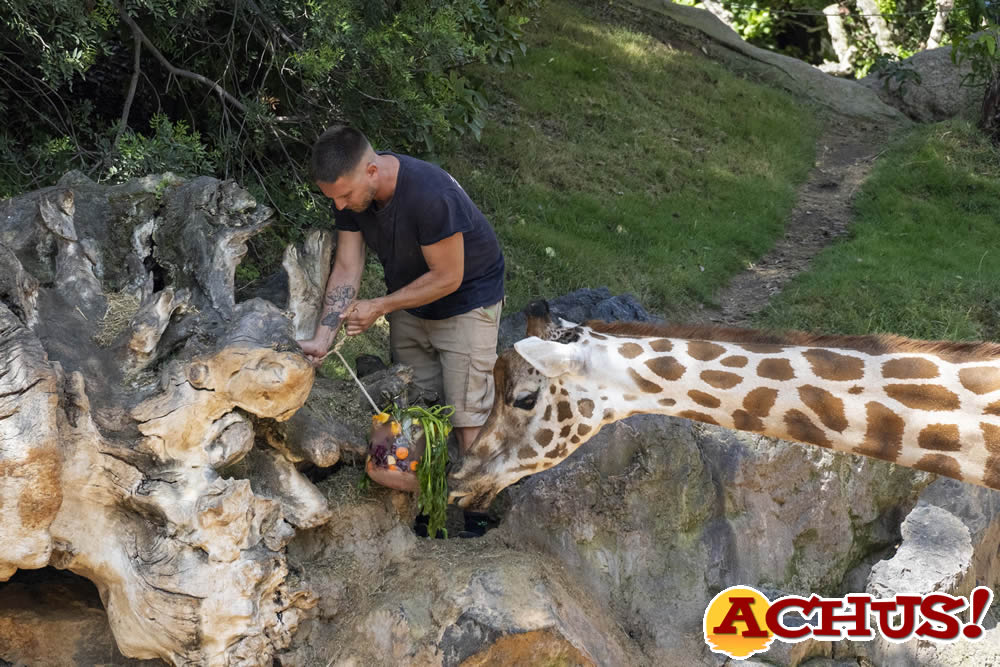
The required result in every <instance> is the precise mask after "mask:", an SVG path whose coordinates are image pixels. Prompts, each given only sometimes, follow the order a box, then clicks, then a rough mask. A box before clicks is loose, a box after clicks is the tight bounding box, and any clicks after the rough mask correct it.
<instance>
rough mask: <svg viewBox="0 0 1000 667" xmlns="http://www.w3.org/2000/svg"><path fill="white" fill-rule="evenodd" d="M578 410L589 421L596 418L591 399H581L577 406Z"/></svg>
mask: <svg viewBox="0 0 1000 667" xmlns="http://www.w3.org/2000/svg"><path fill="white" fill-rule="evenodd" d="M576 409H577V410H579V411H580V414H581V415H583V416H584V417H586V418H587V419H590V418H591V417H593V416H594V402H593V401H592V400H590V399H589V398H583V399H580V400H579V401H578V402H577V404H576Z"/></svg>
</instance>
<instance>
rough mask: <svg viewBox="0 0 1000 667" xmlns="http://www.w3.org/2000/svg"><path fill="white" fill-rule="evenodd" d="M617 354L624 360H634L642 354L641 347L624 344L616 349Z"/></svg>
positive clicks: (633, 344)
mask: <svg viewBox="0 0 1000 667" xmlns="http://www.w3.org/2000/svg"><path fill="white" fill-rule="evenodd" d="M618 354H620V355H622V356H623V357H625V358H626V359H635V358H636V357H638V356H639V355H640V354H642V346H641V345H636V344H635V343H625V344H624V345H622V346H621V347H619V348H618Z"/></svg>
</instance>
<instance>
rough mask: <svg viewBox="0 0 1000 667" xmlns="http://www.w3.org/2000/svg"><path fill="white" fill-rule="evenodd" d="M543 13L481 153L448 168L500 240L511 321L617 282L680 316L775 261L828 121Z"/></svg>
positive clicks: (641, 41) (566, 11)
mask: <svg viewBox="0 0 1000 667" xmlns="http://www.w3.org/2000/svg"><path fill="white" fill-rule="evenodd" d="M586 11H587V10H585V9H581V8H579V7H577V6H574V5H571V4H568V3H566V2H559V1H553V2H548V3H546V6H545V8H544V9H543V13H542V16H541V17H540V19H539V21H538V23H537V24H535V25H532V26H530V27H529V38H528V42H529V44H528V54H527V56H526V57H524V58H522V59H520V60H518V61H517V62H516V63H515V65H514V66H513V67H512V68H511V69H510V70H509V71H507V72H506V73H503V74H501V75H499V76H497V77H496V78H495V79H492V80H491V81H489V82H488V86H489V89H490V90H491V91H492V92H491V101H492V102H493V104H494V111H493V113H492V117H491V122H490V124H489V125H488V127H487V129H486V130H485V131H484V132H483V136H482V140H481V142H480V143H478V144H476V143H473V142H472V141H471V140H470V141H467V142H465V143H464V144H463V145H462V146H461V147H460V148H459V149H457V150H455V151H454V152H453V153H451V154H450V155H447V156H445V158H444V159H443V160H442V163H443V165H444V166H445V168H447V169H449V171H451V172H452V174H454V175H455V177H456V178H458V179H459V181H461V182H462V184H463V186H464V187H465V188H466V190H467V191H468V192H469V194H470V195H471V196H472V198H473V200H474V201H476V203H477V204H478V205H479V206H480V207H481V208H482V209H483V210H484V212H485V213H486V214H487V217H489V218H490V220H491V222H492V223H493V225H494V227H495V228H496V230H497V233H498V236H499V237H500V240H501V243H502V245H503V248H504V252H505V254H506V258H507V264H508V282H507V292H508V312H511V311H513V310H515V309H519V308H521V307H523V306H524V305H525V304H526V303H527V302H528V301H530V300H531V299H534V298H538V297H553V296H557V295H559V294H563V293H565V292H568V291H571V290H574V289H577V288H580V287H598V286H603V285H606V286H608V287H610V289H611V290H612V292H615V293H620V292H630V293H632V294H634V295H635V296H636V297H637V298H639V300H640V301H641V302H642V303H643V304H644V305H645V306H646V307H647V308H650V309H652V310H655V311H660V312H669V313H674V314H677V313H682V312H683V311H684V310H685V309H688V308H691V307H692V306H693V305H694V304H696V303H697V302H710V300H711V298H712V295H713V294H714V293H715V292H716V290H717V289H718V288H720V287H721V286H723V285H724V284H726V282H727V281H728V280H729V278H731V277H732V276H733V275H734V274H735V273H737V272H739V271H740V270H742V269H744V268H745V267H746V266H747V264H748V263H749V262H752V261H754V260H756V259H757V258H758V257H760V256H761V255H762V254H763V253H765V252H766V251H767V250H768V249H770V248H771V246H772V245H773V243H774V241H775V239H776V238H777V237H778V236H779V235H780V234H781V232H782V230H783V229H784V225H785V220H786V217H787V214H788V213H789V211H790V209H791V207H792V205H793V203H794V198H795V190H796V187H797V185H798V184H800V183H801V182H802V181H803V180H804V179H805V176H806V174H807V173H808V170H809V169H810V167H811V166H812V162H813V158H814V144H815V140H816V137H817V133H818V129H819V128H818V123H817V122H816V121H815V120H814V116H813V112H812V110H810V109H809V108H806V107H804V106H801V105H800V104H798V103H797V102H796V101H795V100H793V99H792V98H791V97H790V96H789V95H786V94H784V93H782V92H778V91H775V90H772V89H770V88H766V87H764V86H761V85H757V84H755V83H753V82H750V81H746V80H744V79H741V78H739V77H737V76H734V75H732V74H729V73H728V72H727V71H726V70H724V69H723V68H722V67H721V66H718V65H716V64H714V63H712V62H709V61H707V60H705V59H704V58H702V57H700V56H696V55H690V54H687V53H683V52H679V51H675V50H672V49H670V48H669V47H667V46H665V45H664V44H662V43H661V42H659V41H657V40H655V39H654V38H652V37H649V36H647V35H645V34H641V33H639V32H636V31H634V30H631V29H628V28H625V27H620V26H614V25H609V24H607V23H605V22H602V21H601V20H599V19H596V18H594V17H591V16H589V15H588V14H587V13H586Z"/></svg>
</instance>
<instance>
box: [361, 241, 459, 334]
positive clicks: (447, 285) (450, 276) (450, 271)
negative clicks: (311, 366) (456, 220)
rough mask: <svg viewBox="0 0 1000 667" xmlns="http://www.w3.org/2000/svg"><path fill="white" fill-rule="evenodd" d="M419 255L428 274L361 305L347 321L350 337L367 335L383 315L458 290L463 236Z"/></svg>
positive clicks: (416, 305)
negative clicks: (362, 333)
mask: <svg viewBox="0 0 1000 667" xmlns="http://www.w3.org/2000/svg"><path fill="white" fill-rule="evenodd" d="M420 251H421V252H422V253H423V255H424V261H425V262H427V273H425V274H423V275H422V276H420V277H419V278H417V279H416V280H414V281H413V282H411V283H410V284H408V285H406V286H404V287H401V288H400V289H398V290H396V291H395V292H393V293H392V294H386V295H385V296H383V297H380V298H378V299H370V300H367V301H358V302H357V303H356V304H355V307H354V309H353V310H352V311H351V313H350V315H349V316H348V318H347V333H348V335H351V336H354V335H356V334H359V333H361V332H363V331H366V330H367V329H368V327H370V326H371V325H372V324H373V323H374V322H375V320H377V319H378V318H379V317H380V316H382V315H385V314H387V313H391V312H394V311H397V310H403V309H406V308H416V307H418V306H423V305H426V304H428V303H431V302H432V301H437V300H438V299H440V298H441V297H444V296H448V295H449V294H451V293H452V292H454V291H455V290H457V289H458V288H459V286H460V285H461V284H462V278H463V277H464V276H465V241H464V240H463V237H462V233H461V232H458V233H456V234H452V235H451V236H449V237H448V238H445V239H442V240H440V241H438V242H437V243H432V244H431V245H424V246H420Z"/></svg>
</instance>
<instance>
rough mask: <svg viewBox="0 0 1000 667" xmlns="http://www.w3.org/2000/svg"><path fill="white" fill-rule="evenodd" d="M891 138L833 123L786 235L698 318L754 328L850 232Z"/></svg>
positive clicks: (870, 128) (880, 131) (869, 127)
mask: <svg viewBox="0 0 1000 667" xmlns="http://www.w3.org/2000/svg"><path fill="white" fill-rule="evenodd" d="M887 138H888V132H887V131H886V130H884V129H880V128H878V127H877V126H875V125H873V124H869V123H846V122H843V121H831V123H830V125H828V127H827V130H826V132H825V133H824V135H823V136H822V137H821V138H820V140H819V142H818V150H817V156H816V165H815V167H813V169H812V171H811V172H809V178H808V180H807V181H806V182H805V184H804V185H803V186H802V188H801V189H800V190H799V196H798V201H797V203H796V204H795V208H793V209H792V212H791V214H790V216H789V221H788V226H787V227H786V229H785V235H784V237H783V238H782V239H781V240H779V241H778V243H777V244H776V245H775V247H774V249H773V250H771V252H769V253H768V254H767V255H765V256H764V257H762V258H761V259H760V261H759V262H757V263H756V264H754V265H753V266H751V267H750V268H749V269H747V270H746V271H744V272H743V273H740V274H739V275H737V276H736V277H735V278H733V280H732V281H731V282H730V283H729V285H728V286H727V287H725V288H724V289H723V290H722V291H721V292H719V294H718V295H717V297H716V302H717V303H718V304H719V306H720V307H719V308H705V309H704V310H702V311H701V312H700V313H699V316H698V317H697V320H698V321H701V322H704V323H713V324H724V325H727V326H741V327H742V326H749V325H750V320H751V318H752V317H753V316H754V315H755V314H756V313H758V312H759V311H761V310H763V309H764V308H765V307H766V306H767V304H768V301H769V300H770V299H771V297H773V296H774V295H775V294H777V293H778V292H780V291H781V290H782V289H783V288H784V286H785V284H786V283H788V281H789V280H791V279H792V278H793V277H795V276H796V275H797V274H798V273H800V272H801V271H805V270H806V269H807V268H808V267H809V263H810V261H812V259H813V257H815V256H816V255H817V254H819V252H820V251H821V250H822V249H823V248H825V247H826V246H827V245H829V244H830V243H831V242H833V240H834V239H836V238H837V237H838V236H841V235H843V234H845V233H846V232H847V229H848V227H849V226H850V223H851V217H852V202H853V200H854V196H855V195H856V194H857V192H858V189H859V188H860V186H861V184H862V183H863V182H864V180H865V178H866V177H867V175H868V172H869V171H870V169H871V167H872V165H873V164H874V162H875V159H876V158H877V157H878V156H879V155H880V154H881V152H882V151H883V150H884V148H885V146H886V142H887Z"/></svg>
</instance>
